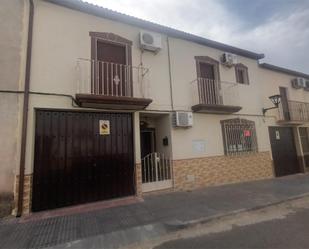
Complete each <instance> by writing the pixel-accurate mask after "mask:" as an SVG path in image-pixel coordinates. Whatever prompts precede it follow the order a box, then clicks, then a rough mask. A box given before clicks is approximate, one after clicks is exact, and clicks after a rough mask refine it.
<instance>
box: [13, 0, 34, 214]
mask: <svg viewBox="0 0 309 249" xmlns="http://www.w3.org/2000/svg"><path fill="white" fill-rule="evenodd" d="M33 15H34V4H33V0H29V24H28V40H27V55H26V71H25V87H24V103H23V118H22V127H21V150H20V164H19V184H18V202H17V212H16V217H20V216H21V215H22V213H23V197H24V180H25V161H26V144H27V127H28V108H29V89H30V70H31V53H32V34H33Z"/></svg>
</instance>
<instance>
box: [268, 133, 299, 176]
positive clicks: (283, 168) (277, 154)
mask: <svg viewBox="0 0 309 249" xmlns="http://www.w3.org/2000/svg"><path fill="white" fill-rule="evenodd" d="M269 138H270V143H271V150H272V156H273V162H274V167H275V174H276V176H285V175H290V174H296V173H300V167H299V163H298V159H297V153H296V148H295V143H294V135H293V130H292V128H290V127H269Z"/></svg>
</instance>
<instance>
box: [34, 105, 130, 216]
mask: <svg viewBox="0 0 309 249" xmlns="http://www.w3.org/2000/svg"><path fill="white" fill-rule="evenodd" d="M100 121H101V122H100ZM102 121H104V122H102ZM106 121H107V122H106ZM108 122H109V124H110V125H109V128H110V130H109V132H108V124H107V125H106V127H101V130H100V124H101V126H102V125H103V124H106V123H108ZM103 133H105V134H103ZM108 133H109V134H108ZM134 192H135V191H134V160H133V128H132V115H131V114H129V113H93V112H91V113H90V112H89V113H85V112H68V111H46V110H38V111H36V132H35V161H34V176H33V196H32V211H40V210H46V209H53V208H58V207H64V206H69V205H75V204H80V203H86V202H93V201H98V200H106V199H112V198H117V197H124V196H129V195H133V194H134Z"/></svg>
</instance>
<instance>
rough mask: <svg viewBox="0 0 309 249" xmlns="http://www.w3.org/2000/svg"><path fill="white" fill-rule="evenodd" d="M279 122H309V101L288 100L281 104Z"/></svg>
mask: <svg viewBox="0 0 309 249" xmlns="http://www.w3.org/2000/svg"><path fill="white" fill-rule="evenodd" d="M279 122H281V123H284V122H285V123H295V124H301V123H304V122H309V103H307V102H300V101H293V100H287V101H286V102H284V103H282V102H281V103H280V104H279Z"/></svg>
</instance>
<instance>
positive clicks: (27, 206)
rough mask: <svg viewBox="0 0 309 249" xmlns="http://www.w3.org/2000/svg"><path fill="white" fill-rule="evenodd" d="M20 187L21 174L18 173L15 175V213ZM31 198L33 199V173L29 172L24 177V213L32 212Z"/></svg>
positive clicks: (14, 212)
mask: <svg viewBox="0 0 309 249" xmlns="http://www.w3.org/2000/svg"><path fill="white" fill-rule="evenodd" d="M18 188H19V176H18V175H17V176H16V177H15V187H14V209H13V214H14V215H15V214H16V212H17V202H18ZM31 199H32V174H29V175H25V179H24V196H23V214H29V213H30V210H31Z"/></svg>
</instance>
